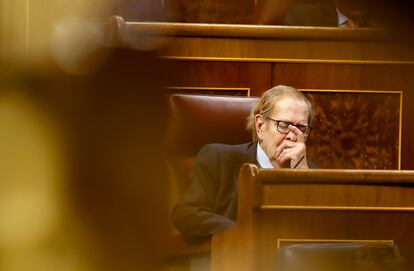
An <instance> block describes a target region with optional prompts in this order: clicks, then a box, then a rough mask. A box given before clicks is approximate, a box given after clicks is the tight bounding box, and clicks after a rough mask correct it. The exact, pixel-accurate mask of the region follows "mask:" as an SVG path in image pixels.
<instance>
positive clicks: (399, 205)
mask: <svg viewBox="0 0 414 271" xmlns="http://www.w3.org/2000/svg"><path fill="white" fill-rule="evenodd" d="M239 195H240V197H239V212H238V223H237V225H236V226H235V227H233V228H231V229H229V230H227V231H224V232H221V233H219V234H217V235H215V236H214V237H213V240H212V270H213V271H217V270H273V269H272V268H273V266H274V261H275V254H276V251H277V249H278V247H279V246H281V245H284V244H289V243H303V242H328V243H329V242H355V241H357V242H360V241H362V242H377V241H385V242H392V243H395V244H397V245H398V246H399V247H400V249H401V252H402V254H403V255H404V256H405V258H406V259H407V260H408V263H409V266H410V267H411V268H412V267H413V261H412V259H414V235H412V234H411V231H412V229H413V228H414V172H413V171H362V170H309V171H300V170H295V171H293V170H258V169H257V168H256V167H255V166H253V165H244V166H243V167H242V169H241V175H240V194H239Z"/></svg>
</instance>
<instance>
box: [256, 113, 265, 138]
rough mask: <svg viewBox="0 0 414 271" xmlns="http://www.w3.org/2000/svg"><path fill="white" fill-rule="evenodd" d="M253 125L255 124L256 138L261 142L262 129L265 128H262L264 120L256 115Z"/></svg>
mask: <svg viewBox="0 0 414 271" xmlns="http://www.w3.org/2000/svg"><path fill="white" fill-rule="evenodd" d="M254 124H255V129H256V135H257V138H259V140H262V139H263V129H264V128H265V126H264V124H265V120H264V118H263V116H262V115H260V114H257V115H256V116H254Z"/></svg>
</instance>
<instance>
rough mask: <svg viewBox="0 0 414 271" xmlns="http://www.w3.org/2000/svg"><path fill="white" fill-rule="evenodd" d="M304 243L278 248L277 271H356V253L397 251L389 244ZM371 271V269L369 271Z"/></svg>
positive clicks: (395, 247)
mask: <svg viewBox="0 0 414 271" xmlns="http://www.w3.org/2000/svg"><path fill="white" fill-rule="evenodd" d="M378 244H379V245H380V246H379V247H378V246H373V247H372V248H371V245H372V244H370V245H368V244H367V243H306V244H294V245H287V246H284V247H282V248H280V249H279V250H278V252H277V256H276V266H275V270H277V271H303V270H307V271H351V270H355V269H356V265H357V258H358V251H359V252H362V251H363V250H361V249H362V248H364V249H365V250H366V252H369V251H371V252H372V251H374V250H375V251H378V249H380V250H382V251H385V252H384V253H388V252H387V251H388V250H389V251H391V250H393V251H398V248H397V246H395V245H393V244H389V243H378ZM370 270H371V269H370Z"/></svg>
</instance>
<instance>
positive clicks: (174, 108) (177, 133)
mask: <svg viewBox="0 0 414 271" xmlns="http://www.w3.org/2000/svg"><path fill="white" fill-rule="evenodd" d="M257 100H258V98H252V97H234V96H209V95H185V94H175V95H172V96H170V99H169V107H170V111H169V112H170V113H169V114H170V116H169V118H170V121H169V123H170V129H169V135H168V139H167V151H168V153H169V155H170V156H187V157H189V156H190V157H194V156H195V155H196V154H197V152H198V150H199V149H200V148H201V147H202V146H203V145H205V144H208V143H225V144H241V143H246V142H249V141H251V134H250V132H248V131H247V130H246V128H245V127H246V118H247V116H248V115H249V113H250V110H251V109H252V108H253V106H254V104H255V103H256V102H257Z"/></svg>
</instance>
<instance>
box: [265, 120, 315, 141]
mask: <svg viewBox="0 0 414 271" xmlns="http://www.w3.org/2000/svg"><path fill="white" fill-rule="evenodd" d="M266 119H268V120H271V121H273V122H275V123H276V128H277V131H278V132H279V133H282V134H288V133H289V132H290V130H289V125H292V126H295V127H297V128H298V129H299V130H300V131H301V132H302V133H303V136H305V137H306V136H308V135H309V134H310V132H311V131H312V129H313V128H312V127H310V126H307V125H302V124H296V125H295V124H293V123H291V122H288V121H284V120H275V119H272V118H266Z"/></svg>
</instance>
